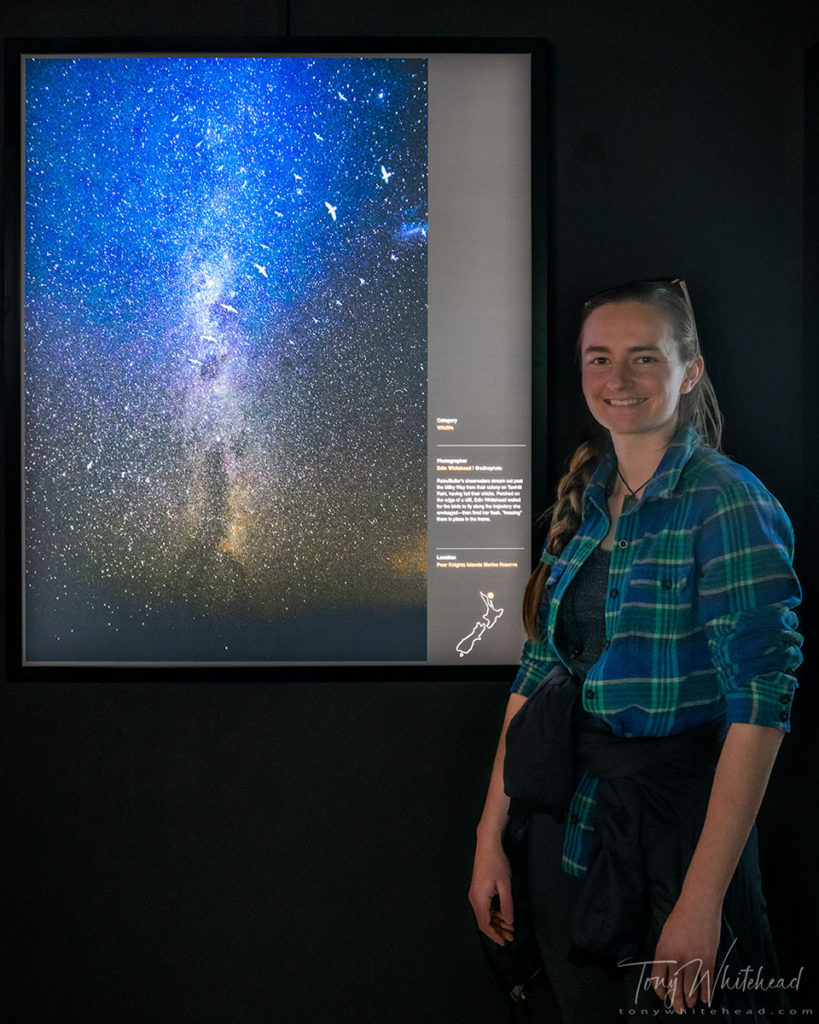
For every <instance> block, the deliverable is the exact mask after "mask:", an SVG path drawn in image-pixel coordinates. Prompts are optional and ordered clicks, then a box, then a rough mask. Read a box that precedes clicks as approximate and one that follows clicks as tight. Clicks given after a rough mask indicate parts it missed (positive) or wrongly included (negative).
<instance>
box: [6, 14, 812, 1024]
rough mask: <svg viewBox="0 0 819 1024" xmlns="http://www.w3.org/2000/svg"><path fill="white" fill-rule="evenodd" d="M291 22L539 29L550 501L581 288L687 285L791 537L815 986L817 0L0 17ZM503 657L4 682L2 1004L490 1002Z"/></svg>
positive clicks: (807, 999) (37, 27) (737, 446)
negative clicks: (544, 65)
mask: <svg viewBox="0 0 819 1024" xmlns="http://www.w3.org/2000/svg"><path fill="white" fill-rule="evenodd" d="M288 27H289V30H290V32H291V33H292V34H293V35H345V34H349V35H388V36H414V35H421V36H424V35H454V36H470V35H483V36H504V35H514V36H518V35H519V36H543V37H546V38H547V39H548V41H549V43H550V63H551V68H550V73H549V79H550V80H549V107H550V115H549V117H550V125H549V133H548V134H549V137H548V140H547V141H548V146H549V165H550V174H549V180H548V183H547V196H548V206H549V209H548V221H549V224H548V280H547V278H546V275H545V274H542V275H541V276H540V278H539V280H538V288H539V294H538V296H537V302H538V308H539V309H547V310H548V312H547V313H546V314H545V316H544V317H543V318H540V319H539V320H538V324H537V331H536V359H537V373H538V375H539V377H540V376H543V375H544V374H545V375H546V376H547V378H548V382H547V401H546V403H545V408H540V409H539V410H538V417H537V421H538V427H537V429H538V433H539V440H540V442H541V445H542V448H543V450H544V451H545V450H546V446H545V444H544V442H545V441H546V440H547V439H548V442H549V444H548V456H546V457H544V459H543V462H542V464H540V465H538V466H536V480H537V484H536V487H537V493H536V495H535V500H536V504H537V505H539V506H541V507H542V506H543V505H545V504H546V503H547V502H548V496H549V493H550V490H551V488H552V487H553V486H554V483H555V482H556V479H557V475H558V474H559V472H560V470H561V466H562V463H563V459H564V458H565V456H566V454H567V453H568V451H569V449H570V447H571V446H572V445H573V442H574V440H575V435H576V431H577V428H578V424H579V423H580V419H581V413H582V398H581V395H580V392H579V388H578V386H577V379H576V370H575V367H574V363H573V353H572V349H573V343H574V336H575V333H576V327H577V310H578V307H579V304H580V301H581V299H582V298H583V297H584V296H585V295H587V294H590V293H592V292H594V291H596V290H598V289H599V288H601V287H604V286H606V285H610V284H612V283H615V282H620V281H624V280H628V279H630V278H635V277H647V276H657V275H670V276H677V275H679V276H684V277H686V279H687V280H688V282H689V285H690V288H691V292H692V296H693V300H694V305H695V308H696V310H697V316H698V322H699V327H700V333H701V335H702V338H703V347H704V350H705V354H706V357H707V359H708V362H709V367H710V369H711V373H712V376H713V378H714V381H715V385H716V387H717V390H718V393H719V395H720V398H721V403H722V406H723V410H724V412H725V414H726V419H727V433H726V449H727V451H728V452H729V454H731V455H732V456H734V457H735V458H737V459H738V460H739V461H741V462H743V463H745V464H746V465H748V466H749V467H750V468H751V469H752V470H753V471H754V472H756V473H757V475H758V476H760V477H761V478H762V480H763V481H764V482H765V483H766V484H767V485H768V486H769V487H770V488H771V490H773V491H774V493H776V494H777V495H778V496H779V497H780V499H781V500H782V501H783V503H784V505H785V507H786V508H787V510H788V512H789V513H790V515H791V517H792V519H793V522H794V526H795V528H796V532H797V541H798V567H799V570H800V573H801V575H802V577H803V582H804V584H805V590H806V605H805V608H804V612H803V616H802V618H803V624H804V629H805V632H806V634H807V661H806V665H805V666H804V669H803V671H802V673H801V682H802V688H801V690H800V693H799V695H798V698H797V702H796V704H795V708H794V716H795V721H794V728H793V732H792V734H791V736H790V737H789V739H788V740H787V741H786V743H785V746H784V747H783V751H782V754H781V755H780V760H779V763H778V765H777V768H776V771H775V774H774V778H773V780H772V783H771V786H770V789H769V793H768V796H767V798H766V802H765V805H764V807H763V811H762V814H761V816H760V829H761V833H762V853H763V859H764V868H765V876H766V883H767V884H766V888H767V892H768V898H769V903H770V905H771V916H772V920H773V924H774V928H775V932H776V936H777V940H778V945H779V947H780V955H781V959H782V961H783V964H782V967H783V974H784V975H785V976H786V977H789V976H792V975H794V974H795V973H796V972H797V971H798V970H799V968H800V967H804V973H803V977H802V982H801V985H800V991H799V993H798V994H797V997H796V1002H797V1003H800V1004H803V1005H805V1006H809V1007H812V1008H813V1009H814V1010H815V1011H819V942H817V927H816V923H815V909H814V908H815V905H816V884H815V881H814V879H813V870H814V864H815V863H816V862H817V852H819V849H818V848H819V842H818V841H817V840H818V837H817V819H816V812H815V808H816V806H817V797H818V796H819V794H817V786H816V772H815V768H814V766H815V762H816V758H815V756H814V735H813V734H814V721H815V715H816V711H817V704H818V702H817V696H816V686H815V683H814V681H813V680H814V675H815V673H814V671H813V668H812V666H813V665H815V664H816V663H817V659H816V656H815V655H814V654H813V643H812V636H813V632H814V630H813V627H814V624H815V622H816V612H815V607H814V606H815V596H816V585H815V583H814V576H815V574H816V567H817V564H819V558H817V542H816V540H815V539H814V534H815V532H816V531H815V523H816V518H817V513H819V500H818V499H819V495H817V484H816V480H817V476H816V470H817V444H816V441H817V437H816V433H817V432H816V429H815V415H814V407H815V403H816V387H817V380H819V358H817V342H818V341H819V339H818V338H817V327H816V324H817V315H819V309H817V305H819V299H818V298H817V295H818V293H819V287H818V285H819V273H818V271H819V267H817V261H818V260H817V250H816V243H817V230H816V229H817V222H819V180H818V179H819V112H818V111H819V59H817V52H816V49H815V48H814V50H813V53H812V54H811V53H809V52H808V51H809V50H810V47H811V46H814V47H815V44H816V43H817V40H819V9H818V8H817V6H816V5H815V3H813V2H811V0H784V2H780V3H770V2H765V3H742V2H740V0H710V2H688V3H683V2H671V0H632V2H631V3H629V4H627V5H624V4H622V2H608V0H554V2H551V0H520V2H517V3H515V4H504V3H499V2H490V0H451V2H450V3H448V4H446V5H444V4H441V3H440V2H438V0H406V2H404V3H401V4H397V3H396V4H390V3H384V2H382V0H293V3H292V4H291V5H290V7H289V9H288V8H287V7H286V6H285V5H284V4H281V3H280V4H268V5H263V4H261V3H258V2H254V0H241V2H234V3H227V2H222V3H216V2H214V0H170V2H169V0H142V2H141V3H139V4H134V5H133V6H131V7H126V6H125V5H117V4H113V5H112V4H111V3H110V2H103V0H74V2H72V3H65V2H63V0H27V2H22V0H13V2H11V3H8V2H7V3H6V5H5V6H4V12H3V14H2V29H3V34H4V36H6V37H15V36H38V35H50V36H65V37H69V36H99V35H110V34H116V35H123V36H161V35H179V34H184V35H207V36H210V37H229V36H237V35H241V36H248V35H260V36H264V35H267V36H272V35H283V34H284V33H285V32H286V31H287V30H288ZM490 241H491V240H487V243H488V244H489V242H490ZM544 327H547V328H548V335H549V345H548V350H547V349H546V346H545V334H546V331H545V330H544ZM811 526H814V529H813V530H811ZM508 683H509V680H508V679H497V680H495V681H491V682H487V681H486V680H483V681H475V682H468V683H467V682H458V683H453V682H451V681H450V682H444V681H429V680H425V681H409V682H407V681H402V682H395V681H393V682H383V683H382V682H377V681H371V680H368V681H348V682H335V681H333V682H330V681H324V682H311V683H306V682H305V683H277V684H274V683H233V684H214V683H206V682H190V683H145V682H134V683H130V682H129V683H124V682H117V681H116V680H115V679H113V678H112V679H111V680H110V681H109V680H106V681H104V682H93V683H91V682H89V683H71V684H53V683H48V684H37V683H28V684H18V683H14V684H11V683H7V682H6V683H4V685H3V687H2V693H1V694H0V698H1V699H2V707H1V708H0V716H1V717H0V721H2V727H1V728H2V736H1V737H0V738H1V739H2V771H3V782H2V794H3V800H4V811H3V823H4V829H3V831H4V848H5V851H6V853H7V867H6V870H5V871H4V882H5V883H6V888H7V896H6V898H5V899H4V904H5V909H4V912H3V917H4V926H3V929H2V931H3V933H4V941H5V942H6V944H7V945H8V949H7V951H6V952H5V954H4V957H3V974H4V980H5V985H6V988H7V993H6V996H5V997H4V999H3V1005H4V1008H5V1011H6V1014H7V1019H9V1017H8V1013H9V1011H10V1019H13V1020H14V1021H20V1022H29V1021H31V1022H36V1021H54V1022H73V1021H77V1022H88V1024H90V1022H130V1021H134V1022H146V1024H147V1022H167V1024H183V1022H190V1024H194V1022H197V1024H216V1022H225V1024H227V1022H235V1024H255V1022H273V1021H276V1022H279V1021H280V1022H284V1024H301V1022H307V1021H310V1022H313V1021H321V1022H327V1024H344V1022H350V1024H352V1022H356V1024H365V1022H373V1024H378V1022H385V1024H386V1022H390V1024H437V1022H442V1024H443V1022H448V1024H449V1022H454V1024H490V1022H494V1021H501V1020H503V1010H502V1007H501V1006H500V1004H499V1001H498V998H497V995H496V993H495V991H494V988H493V984H492V982H491V981H490V980H489V979H488V978H487V976H486V973H485V971H484V968H483V964H482V962H481V954H480V950H479V948H478V946H477V942H476V940H475V936H474V934H473V930H472V925H471V920H470V911H469V908H468V905H467V903H466V889H467V886H468V880H469V870H470V861H471V852H472V842H473V828H474V824H475V822H476V820H477V817H478V814H479V811H480V806H481V803H482V799H483V791H484V789H485V785H486V781H487V777H488V772H489V767H490V761H491V756H492V750H493V747H494V743H495V736H496V733H497V729H498V725H499V720H500V716H501V714H502V709H503V706H504V704H505V700H506V691H507V687H508ZM589 1024H592V1022H589Z"/></svg>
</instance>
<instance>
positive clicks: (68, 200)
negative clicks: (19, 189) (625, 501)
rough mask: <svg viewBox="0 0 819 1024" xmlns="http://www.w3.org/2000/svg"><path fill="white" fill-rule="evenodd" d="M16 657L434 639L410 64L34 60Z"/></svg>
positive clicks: (145, 656)
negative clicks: (21, 595)
mask: <svg viewBox="0 0 819 1024" xmlns="http://www.w3.org/2000/svg"><path fill="white" fill-rule="evenodd" d="M24 85H25V91H24V95H25V154H24V158H25V168H24V207H25V213H24V230H25V252H24V275H25V281H24V295H25V297H24V334H23V354H24V386H25V421H24V465H25V517H24V551H25V581H24V586H25V657H26V659H27V660H28V661H29V662H38V661H43V662H55V661H56V662H95V661H103V662H110V661H113V662H118V661H119V662H211V663H213V662H217V663H218V662H276V661H294V662H301V661H305V662H310V661H318V662H321V661H392V660H406V661H412V660H418V661H423V660H424V659H425V657H426V506H427V497H426V472H427V437H426V421H427V415H426V413H427V410H426V404H427V393H426V390H427V384H426V381H427V308H426V302H427V63H426V61H425V60H422V59H415V58H377V57H363V58H354V57H344V58H340V57H275V58H273V57H227V56H225V57H215V56H207V57H193V56H185V57H179V56H154V57H130V56H122V57H78V58H69V57H57V58H51V57H31V58H29V59H27V60H26V64H25V83H24Z"/></svg>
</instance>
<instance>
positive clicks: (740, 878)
mask: <svg viewBox="0 0 819 1024" xmlns="http://www.w3.org/2000/svg"><path fill="white" fill-rule="evenodd" d="M564 831H565V829H564V826H563V825H562V824H561V823H560V822H558V821H557V820H556V819H555V818H554V817H552V816H551V815H550V814H533V815H532V817H531V818H530V821H529V831H528V837H527V838H528V851H527V852H528V886H529V900H530V903H531V913H532V917H533V918H534V922H535V930H536V932H537V938H538V944H539V946H540V950H541V954H542V957H543V963H544V966H545V968H546V971H547V974H548V976H549V981H550V983H551V985H552V988H553V990H554V993H555V995H556V997H557V1001H558V1003H559V1005H560V1009H561V1015H562V1018H563V1021H562V1024H614V1022H615V1021H623V1020H627V1019H628V1011H629V1010H631V1011H632V1016H634V1011H635V1009H639V1010H643V1011H644V1010H646V1009H647V1010H649V1011H650V1013H651V1017H650V1018H649V1019H656V1020H665V1019H670V1018H671V1014H670V1011H669V1012H668V1015H667V1014H666V1011H665V1010H664V1008H663V1004H662V1002H661V1001H660V1000H659V999H658V998H657V996H656V995H655V994H654V993H653V992H652V991H651V989H650V984H649V982H648V978H649V976H650V974H651V970H650V968H646V969H645V971H644V970H643V969H642V968H641V967H639V966H636V967H628V968H621V967H617V966H615V965H611V966H609V965H606V964H604V963H603V962H602V961H597V962H592V961H588V960H586V961H584V960H583V959H582V955H579V954H577V952H576V951H575V952H573V951H572V943H571V937H570V936H571V918H572V912H573V910H574V906H575V903H576V902H577V899H578V897H579V895H580V893H581V891H582V889H583V886H584V884H585V880H584V879H582V878H576V877H574V876H573V875H568V874H566V872H565V871H563V869H562V867H561V857H562V852H563V837H564ZM660 927H661V921H659V920H658V921H657V922H656V926H655V928H654V929H652V930H651V933H650V934H649V935H647V936H646V940H645V946H644V949H643V950H642V951H640V952H639V953H637V954H636V955H635V956H634V957H633V958H632V959H633V960H634V961H637V962H638V963H639V962H640V961H649V960H651V959H652V957H653V953H654V949H655V947H656V942H657V939H658V937H659V929H660ZM720 965H722V966H723V976H724V977H725V978H726V979H737V978H741V977H742V976H743V969H744V968H746V967H752V968H753V971H754V972H756V970H757V969H759V970H761V971H762V975H763V977H764V978H765V979H767V980H772V979H777V978H778V977H779V976H780V975H779V968H778V965H777V962H776V954H775V953H774V949H773V942H772V939H771V933H770V928H769V925H768V919H767V913H766V908H765V902H764V898H763V896H762V886H761V881H760V874H759V859H758V853H757V843H756V830H755V829H754V830H752V832H751V836H750V838H749V840H748V843H747V845H746V847H745V850H744V852H743V854H742V857H741V859H740V863H739V865H738V867H737V870H736V873H735V875H734V878H733V881H732V882H731V885H730V886H729V887H728V892H727V894H726V897H725V903H724V913H723V925H722V936H721V940H720V950H719V953H718V954H717V968H718V969H719V967H720ZM711 1007H712V1008H713V1009H715V1010H717V1009H719V1010H721V1011H723V1012H726V1011H733V1012H734V1013H738V1012H742V1014H743V1020H753V1021H762V1020H767V1019H768V1016H769V1015H772V1014H775V1013H776V1012H777V1011H781V1010H783V1009H785V1008H786V1007H787V999H786V998H785V994H784V993H783V992H782V991H780V990H771V991H768V992H754V991H753V990H749V991H744V990H741V989H740V990H738V988H737V986H729V985H720V986H718V989H717V991H715V992H714V995H713V1001H712V1004H711ZM702 1012H705V1010H704V1008H702ZM640 1016H641V1017H642V1018H643V1019H645V1018H646V1014H645V1013H644V1012H643V1013H642V1014H639V1013H638V1017H640ZM722 1019H725V1018H724V1017H723V1018H722Z"/></svg>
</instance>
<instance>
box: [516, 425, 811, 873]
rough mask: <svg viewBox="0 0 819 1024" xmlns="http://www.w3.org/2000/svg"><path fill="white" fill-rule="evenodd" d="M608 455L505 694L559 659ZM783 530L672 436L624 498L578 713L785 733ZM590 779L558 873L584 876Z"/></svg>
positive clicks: (764, 506)
mask: <svg viewBox="0 0 819 1024" xmlns="http://www.w3.org/2000/svg"><path fill="white" fill-rule="evenodd" d="M615 471H616V464H615V461H614V456H613V455H609V456H607V457H605V458H604V459H603V460H602V461H601V462H600V464H599V465H598V467H597V468H596V470H595V472H594V474H593V476H592V479H591V481H590V482H589V485H588V487H587V488H586V490H585V492H584V494H583V519H582V522H581V524H580V527H579V529H578V531H577V533H576V534H575V536H574V537H573V538H572V540H571V541H570V542H569V544H568V545H567V546H566V548H565V549H564V551H563V552H562V554H561V555H560V557H559V558H557V559H555V558H554V557H553V556H552V555H549V554H548V553H546V552H544V554H543V556H542V558H543V561H545V562H547V563H552V569H551V573H550V576H549V579H548V582H547V584H546V590H545V592H544V597H543V603H542V605H541V612H540V615H541V632H542V636H543V637H544V639H543V640H542V641H540V642H536V641H532V640H529V641H527V643H526V645H525V646H524V649H523V659H522V663H521V667H520V670H519V671H518V674H517V676H516V677H515V681H514V683H513V685H512V692H513V693H520V694H522V695H523V696H527V697H528V696H530V695H531V694H532V693H533V692H534V690H536V689H537V687H538V686H539V685H540V683H541V682H542V681H543V680H544V679H545V677H546V676H547V675H548V673H549V672H550V671H551V669H552V668H554V667H555V665H557V664H561V663H562V664H564V665H565V666H566V667H567V668H571V666H570V659H569V656H568V652H565V651H559V650H557V647H556V646H555V643H554V637H555V625H556V623H557V619H558V614H559V611H560V604H561V601H562V599H563V596H564V594H565V593H566V590H567V588H568V587H569V585H570V584H571V582H572V580H573V579H574V577H575V576H576V575H577V571H578V569H579V568H580V566H581V565H583V563H584V562H585V561H586V559H587V558H588V557H589V555H590V554H591V552H592V551H593V550H594V548H595V547H596V546H597V545H598V544H599V543H600V541H601V540H602V539H603V538H604V537H605V536H606V534H607V533H608V530H609V515H608V496H609V487H610V484H611V482H612V478H613V476H614V473H615ZM792 560H793V530H792V527H791V524H790V522H789V520H788V517H787V516H786V514H785V512H784V510H783V509H782V506H781V505H780V504H779V502H778V501H777V500H776V498H774V497H773V495H772V494H770V493H769V492H768V491H767V490H766V489H765V487H764V486H763V485H762V484H761V483H760V481H759V480H757V478H756V477H755V476H754V475H753V474H752V473H750V472H749V471H748V470H747V469H745V468H744V467H742V466H740V465H738V464H737V463H735V462H732V461H731V460H730V459H728V458H727V457H726V456H724V455H722V454H720V453H719V452H716V451H714V450H713V449H711V448H707V447H705V446H704V445H702V444H701V443H700V439H699V436H698V435H697V433H696V431H695V430H694V429H693V427H691V426H690V425H688V426H684V427H682V428H681V429H680V430H679V431H678V432H677V434H676V435H675V437H674V439H673V441H672V443H671V445H670V446H669V448H668V449H667V451H666V452H665V455H664V456H663V459H662V461H661V463H660V465H659V466H658V467H657V470H656V472H655V473H654V475H653V476H652V478H651V480H650V481H649V483H648V485H647V486H646V488H645V491H644V492H643V497H642V499H639V500H635V499H632V498H631V497H629V496H627V497H626V500H625V503H624V505H623V511H622V513H621V515H620V517H619V519H618V521H617V530H616V536H615V540H614V551H613V553H612V556H611V568H610V571H609V581H608V586H609V590H608V595H607V597H606V606H605V620H606V641H605V645H604V649H603V653H602V655H601V656H600V658H599V659H598V660H597V661H596V662H595V664H594V665H592V666H591V668H590V669H589V672H588V675H587V677H586V680H585V682H584V683H583V687H582V704H583V707H584V709H585V710H586V711H588V712H589V713H590V714H592V715H595V716H597V717H598V718H600V719H602V720H604V721H605V722H606V723H607V724H608V725H609V727H610V728H611V730H612V732H614V733H615V734H616V735H619V736H668V735H671V734H672V733H678V732H684V731H685V730H688V729H692V728H694V727H695V726H698V725H701V724H703V723H704V722H708V721H711V720H713V719H716V718H721V717H723V716H724V718H725V720H726V722H727V723H728V724H730V723H732V722H748V723H752V724H754V725H763V726H771V727H773V728H775V729H781V730H783V731H786V732H787V731H788V729H789V728H790V724H789V723H790V707H791V701H792V699H793V693H794V690H795V688H796V681H795V679H794V677H793V671H794V669H795V668H796V667H797V666H798V665H799V664H800V662H801V661H802V653H801V650H800V647H801V643H802V637H801V636H800V634H799V633H798V632H797V631H796V627H797V624H798V623H797V618H796V614H795V613H794V611H793V609H794V608H795V607H796V606H797V605H798V604H799V601H800V598H801V591H800V587H799V581H798V580H797V578H796V576H795V575H794V572H793V567H792ZM596 787H597V780H596V779H595V778H593V777H592V776H590V775H589V774H588V773H584V774H583V775H582V776H581V777H580V780H579V782H578V785H577V788H576V790H575V793H574V796H573V798H572V802H571V805H570V807H569V810H568V815H567V828H566V839H565V844H564V848H563V868H564V870H565V871H567V872H568V873H569V874H573V875H579V876H582V875H584V874H585V872H586V867H587V865H588V857H589V850H590V846H591V839H592V835H593V812H594V803H595V790H596Z"/></svg>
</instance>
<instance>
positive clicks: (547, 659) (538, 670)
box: [511, 640, 560, 697]
mask: <svg viewBox="0 0 819 1024" xmlns="http://www.w3.org/2000/svg"><path fill="white" fill-rule="evenodd" d="M559 664H560V660H559V659H558V658H557V656H556V655H555V653H554V651H553V650H552V647H551V645H550V644H549V643H548V641H546V640H543V641H541V640H527V641H526V643H525V644H524V645H523V655H522V657H521V659H520V668H519V669H518V672H517V675H516V676H515V679H514V682H513V683H512V690H511V692H512V693H519V694H520V695H521V696H522V697H531V695H532V694H533V693H534V692H535V690H536V689H537V688H538V687H539V686H540V684H541V683H542V682H543V680H544V679H545V678H546V676H548V674H549V673H550V672H551V671H552V669H553V668H554V667H555V666H556V665H559Z"/></svg>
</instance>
